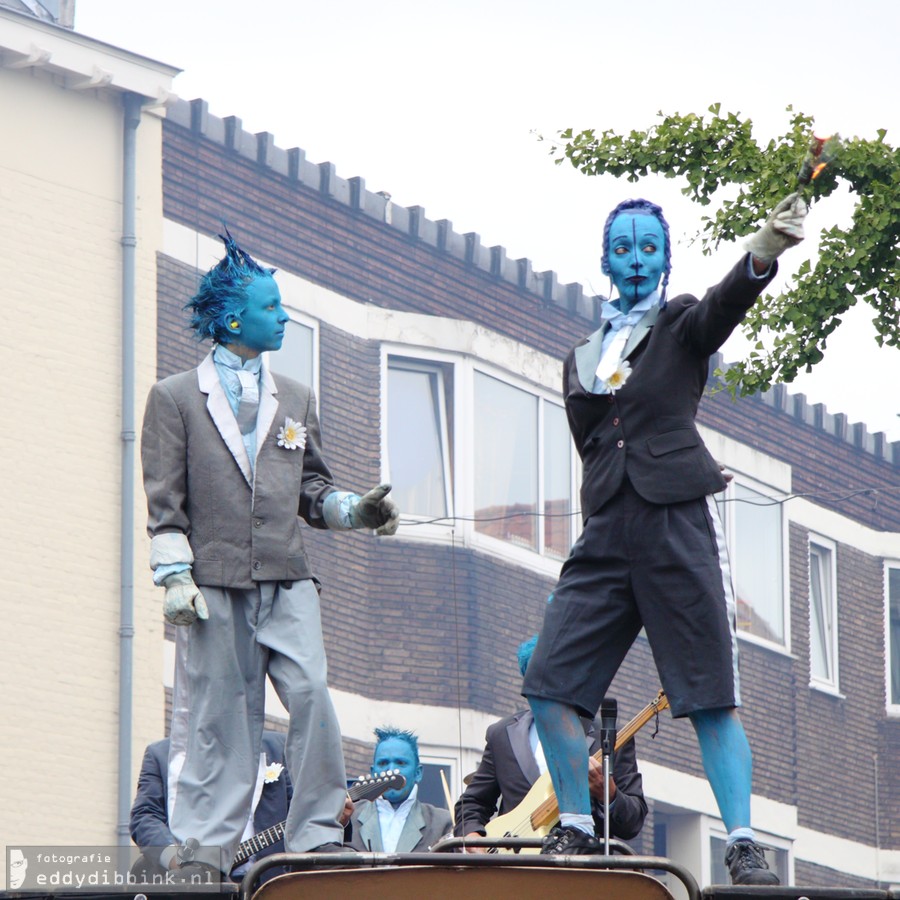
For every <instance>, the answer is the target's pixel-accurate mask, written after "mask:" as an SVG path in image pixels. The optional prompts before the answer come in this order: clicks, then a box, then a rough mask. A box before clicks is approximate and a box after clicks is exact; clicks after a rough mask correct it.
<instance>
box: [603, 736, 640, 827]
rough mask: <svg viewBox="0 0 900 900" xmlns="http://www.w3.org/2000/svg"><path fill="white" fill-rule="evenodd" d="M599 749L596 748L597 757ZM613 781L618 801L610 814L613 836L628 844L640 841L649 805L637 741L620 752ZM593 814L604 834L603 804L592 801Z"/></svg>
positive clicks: (616, 756) (616, 760) (614, 769)
mask: <svg viewBox="0 0 900 900" xmlns="http://www.w3.org/2000/svg"><path fill="white" fill-rule="evenodd" d="M597 749H598V747H597V746H595V747H592V748H591V753H596V752H597ZM613 778H614V779H615V782H616V799H615V802H614V803H613V804H612V806H611V808H610V811H609V832H610V835H612V836H613V837H617V838H621V839H622V840H628V839H629V838H633V837H636V836H637V835H638V834H639V833H640V831H641V828H643V826H644V819H645V818H646V817H647V801H646V800H645V799H644V789H643V779H642V778H641V773H640V772H638V767H637V756H636V754H635V749H634V741H633V740H631V741H628V743H627V744H625V745H623V746H622V747H620V748H619V749H618V750H616V754H615V761H614V763H613ZM591 812H592V813H593V815H594V823H595V825H596V827H597V833H598V834H602V833H603V804H602V803H600V802H598V801H596V800H595V799H594V798H593V797H592V798H591Z"/></svg>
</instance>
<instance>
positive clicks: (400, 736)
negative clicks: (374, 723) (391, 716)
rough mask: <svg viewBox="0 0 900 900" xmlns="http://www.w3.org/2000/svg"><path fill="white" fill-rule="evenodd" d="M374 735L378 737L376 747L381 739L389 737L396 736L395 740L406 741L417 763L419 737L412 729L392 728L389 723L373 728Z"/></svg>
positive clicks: (384, 739)
mask: <svg viewBox="0 0 900 900" xmlns="http://www.w3.org/2000/svg"><path fill="white" fill-rule="evenodd" d="M375 737H376V738H377V739H378V740H377V741H376V742H375V747H376V749H377V747H378V745H379V744H380V743H381V742H382V741H386V740H388V739H389V738H397V740H400V741H406V743H407V744H409V749H410V750H412V752H413V755H414V756H415V757H416V765H419V739H418V738H417V737H416V735H415V734H414V733H413V732H412V731H406V730H401V729H399V728H394V727H393V726H391V725H385V726H384V727H382V728H376V729H375Z"/></svg>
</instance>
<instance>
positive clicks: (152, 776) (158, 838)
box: [130, 731, 293, 869]
mask: <svg viewBox="0 0 900 900" xmlns="http://www.w3.org/2000/svg"><path fill="white" fill-rule="evenodd" d="M284 744H285V736H284V734H280V733H278V732H276V731H264V732H263V734H262V753H261V754H260V760H259V769H258V772H257V776H256V784H255V785H254V790H253V798H252V800H251V805H250V806H249V807H248V810H247V812H248V816H247V824H246V826H245V828H244V832H243V834H242V836H241V839H242V840H247V839H248V838H250V837H252V836H253V835H255V834H259V833H260V832H261V831H265V830H266V829H267V828H271V827H272V826H273V825H277V824H278V823H279V822H283V821H284V820H285V819H286V818H287V813H288V807H289V805H290V802H291V796H292V794H293V789H292V785H291V776H290V773H289V772H288V770H287V769H286V768H285V764H284ZM168 799H169V739H168V738H165V739H164V740H161V741H155V742H154V743H152V744H149V745H148V746H147V749H146V750H145V751H144V760H143V762H142V763H141V772H140V775H139V776H138V784H137V793H136V794H135V798H134V804H133V805H132V807H131V821H130V830H131V839H132V840H133V841H134V842H135V844H137V846H138V847H140V848H141V853H143V855H144V858H145V859H146V860H147V862H148V863H149V864H150V865H152V866H159V867H160V868H161V869H174V868H177V852H178V849H179V847H180V846H181V843H180V842H179V841H178V840H176V838H175V836H174V835H173V834H172V832H171V830H170V829H169V808H168ZM189 837H190V835H189ZM283 852H284V841H283V840H278V841H276V842H275V843H274V844H272V845H271V846H270V847H266V848H265V849H264V850H260V851H259V853H257V854H256V858H261V857H263V856H269V855H270V854H272V853H283Z"/></svg>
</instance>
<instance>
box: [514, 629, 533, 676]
mask: <svg viewBox="0 0 900 900" xmlns="http://www.w3.org/2000/svg"><path fill="white" fill-rule="evenodd" d="M537 639H538V636H537V635H536V634H535V635H532V636H531V637H530V638H528V640H527V641H522V643H521V644H519V649H518V650H517V651H516V659H517V660H518V661H519V671H520V672H521V673H522V675H523V676H524V675H525V670H526V669H527V668H528V663H530V662H531V656H532V654H533V653H534V648H535V647H537Z"/></svg>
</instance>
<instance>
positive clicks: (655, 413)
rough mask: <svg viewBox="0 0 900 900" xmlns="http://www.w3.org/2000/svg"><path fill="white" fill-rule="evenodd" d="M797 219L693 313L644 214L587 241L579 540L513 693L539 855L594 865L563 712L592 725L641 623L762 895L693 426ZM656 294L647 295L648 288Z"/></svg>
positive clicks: (661, 230)
mask: <svg viewBox="0 0 900 900" xmlns="http://www.w3.org/2000/svg"><path fill="white" fill-rule="evenodd" d="M805 216H806V205H805V204H804V202H803V200H802V199H801V198H799V197H798V196H797V195H791V196H790V197H787V198H786V199H785V200H783V201H782V202H781V203H779V204H778V205H777V206H776V207H775V209H774V210H773V212H772V214H771V215H770V216H769V218H768V220H767V221H766V222H765V223H764V225H763V226H762V228H761V229H760V230H759V231H758V232H757V233H756V234H755V235H753V236H752V237H751V238H750V240H749V241H748V243H747V245H746V248H747V250H748V251H749V252H748V253H747V254H746V255H745V256H744V257H743V258H742V259H741V260H740V261H739V262H738V263H737V265H736V266H735V267H734V268H733V269H732V270H731V271H730V272H729V273H728V274H727V275H726V276H725V278H724V279H723V280H722V281H721V282H720V283H719V284H717V285H716V286H715V287H712V288H710V289H709V290H708V291H707V293H706V295H705V297H704V298H703V299H702V300H699V301H698V300H697V298H696V297H693V296H690V295H688V294H682V295H680V296H678V297H675V298H674V299H673V300H670V301H668V302H667V301H666V285H667V284H668V280H669V272H670V269H671V262H670V257H671V248H670V241H669V229H668V224H667V223H666V220H665V218H664V217H663V214H662V210H661V209H660V208H659V207H658V206H656V205H655V204H653V203H650V202H649V201H647V200H628V201H625V202H624V203H621V204H619V206H617V207H616V208H615V209H614V210H613V211H612V213H611V214H610V216H609V218H608V219H607V222H606V227H605V229H604V234H603V261H602V263H603V266H602V267H603V271H604V272H606V273H607V274H608V275H609V276H610V278H611V280H612V282H613V284H614V285H615V286H616V288H617V290H618V294H619V296H618V299H617V300H613V301H612V302H608V303H605V304H604V307H603V314H602V324H601V326H600V328H599V329H598V330H597V331H596V332H594V333H593V334H592V335H590V337H588V338H587V339H586V340H584V341H582V342H581V343H580V344H579V345H578V346H576V347H575V348H574V350H573V351H572V352H571V353H570V354H569V355H568V357H567V359H566V362H565V365H564V375H563V396H564V398H565V404H566V413H567V415H568V419H569V426H570V429H571V432H572V437H573V439H574V441H575V445H576V447H577V449H578V452H579V454H580V455H581V458H582V461H583V463H584V475H583V479H582V488H581V504H582V515H583V518H584V531H583V532H582V534H581V537H580V538H579V539H578V540H577V541H576V543H575V545H574V546H573V548H572V551H571V554H570V555H569V558H568V559H567V560H566V562H565V564H564V565H563V568H562V572H561V574H560V578H559V583H558V584H557V586H556V588H555V590H554V591H553V593H552V595H551V597H550V602H549V603H548V604H547V608H546V612H545V616H544V624H543V627H542V629H541V633H540V637H539V639H538V644H537V648H536V650H535V653H534V657H533V659H532V661H531V663H530V665H529V667H528V670H527V672H526V675H525V680H524V685H523V688H522V692H523V693H524V694H525V695H526V696H527V697H528V700H529V703H530V704H531V708H532V711H533V712H534V718H535V723H536V725H537V729H538V734H539V735H540V739H541V744H542V745H543V747H544V750H545V753H546V757H547V765H548V769H549V771H550V773H551V777H552V779H553V785H554V789H555V791H556V795H557V798H558V800H559V807H560V811H561V816H560V824H559V825H558V826H557V827H556V828H555V829H553V831H552V832H551V833H550V834H549V835H548V836H547V838H545V840H544V847H543V850H542V852H543V853H583V854H590V853H598V852H602V847H601V844H600V842H599V841H598V840H597V838H596V837H595V835H594V824H593V820H592V818H591V799H590V794H589V791H588V759H587V756H588V754H587V748H586V747H585V742H584V733H583V730H582V727H581V722H580V720H579V715H582V716H587V717H589V718H592V717H593V716H594V715H595V713H596V712H597V709H598V708H599V706H600V702H601V700H602V699H603V696H604V694H605V693H606V691H607V689H608V687H609V685H610V683H611V682H612V679H613V676H614V675H615V673H616V671H617V670H618V668H619V666H620V665H621V663H622V660H623V659H624V657H625V654H626V653H627V652H628V649H629V648H630V646H631V644H632V643H633V641H634V639H635V638H636V637H637V635H638V632H639V631H640V629H641V627H642V626H643V627H644V628H645V629H646V632H647V637H648V639H649V642H650V646H651V649H652V651H653V657H654V660H655V661H656V665H657V669H658V670H659V676H660V680H661V682H662V686H663V688H664V689H665V691H666V695H667V697H668V699H669V702H670V704H671V707H672V714H673V715H674V716H688V717H690V720H691V722H692V723H693V725H694V728H695V730H696V732H697V737H698V739H699V742H700V750H701V754H702V757H703V765H704V769H705V771H706V775H707V778H708V779H709V782H710V785H711V787H712V789H713V793H714V794H715V797H716V801H717V802H718V805H719V810H720V813H721V816H722V819H723V821H724V823H725V826H726V828H727V829H728V832H729V836H728V847H727V850H726V857H725V859H726V864H727V865H728V868H729V870H730V873H731V878H732V881H733V882H734V883H735V884H777V883H778V879H777V878H776V876H775V875H774V873H773V872H771V871H769V869H768V867H767V865H766V862H765V859H764V857H763V854H762V850H761V848H760V847H759V845H758V844H757V843H756V841H755V837H754V833H753V831H752V829H751V827H750V795H751V771H752V761H751V754H750V746H749V743H748V742H747V738H746V735H745V733H744V728H743V726H742V724H741V721H740V718H739V717H738V714H737V710H736V707H737V706H739V705H740V690H739V682H738V660H737V641H736V637H735V609H734V599H733V595H732V589H731V575H730V571H729V568H728V561H727V556H726V553H725V546H724V539H723V532H722V528H721V524H720V521H719V517H718V513H717V510H716V504H715V502H714V500H713V497H712V495H713V494H714V493H716V492H718V491H721V490H723V489H724V487H725V479H724V477H723V475H722V472H721V471H720V468H719V466H718V464H717V463H716V461H715V460H714V459H713V458H712V456H711V455H710V453H709V451H708V450H707V449H706V447H705V446H704V444H703V441H702V440H701V438H700V435H699V433H698V431H697V427H696V425H695V421H694V419H695V416H696V413H697V406H698V404H699V402H700V398H701V396H702V394H703V389H704V386H705V384H706V379H707V375H708V372H709V358H710V356H711V355H712V354H713V353H715V352H716V350H718V349H719V347H721V346H722V344H723V343H724V342H725V340H726V339H727V338H728V336H729V335H730V334H731V332H732V331H733V330H734V328H735V327H736V326H737V325H738V324H739V323H740V321H741V320H742V319H743V318H744V315H745V314H746V312H747V310H749V309H750V307H751V306H752V305H753V304H754V302H755V301H756V299H757V297H758V296H759V295H760V293H761V292H762V290H763V288H765V286H766V285H767V284H768V283H769V281H771V279H772V278H773V277H774V275H775V272H776V269H777V264H776V262H775V260H776V258H777V257H778V256H779V255H780V254H781V253H782V252H783V251H784V250H785V249H787V248H788V247H790V246H793V245H794V244H797V243H798V242H799V241H800V240H802V238H803V221H804V218H805ZM660 281H662V290H661V291H659V290H658V288H659V287H660Z"/></svg>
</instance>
